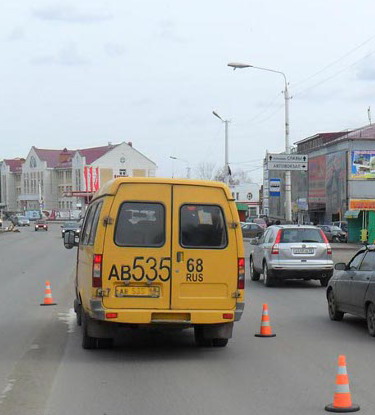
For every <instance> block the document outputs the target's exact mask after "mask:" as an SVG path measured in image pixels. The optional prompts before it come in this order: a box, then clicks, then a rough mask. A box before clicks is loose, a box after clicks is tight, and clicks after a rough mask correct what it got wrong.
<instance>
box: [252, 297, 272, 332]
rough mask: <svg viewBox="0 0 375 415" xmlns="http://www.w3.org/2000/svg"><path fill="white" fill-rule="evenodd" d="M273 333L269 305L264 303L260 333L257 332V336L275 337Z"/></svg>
mask: <svg viewBox="0 0 375 415" xmlns="http://www.w3.org/2000/svg"><path fill="white" fill-rule="evenodd" d="M275 336H276V334H273V333H272V328H271V322H270V316H269V315H268V305H267V304H263V312H262V321H261V323H260V333H259V334H255V337H275Z"/></svg>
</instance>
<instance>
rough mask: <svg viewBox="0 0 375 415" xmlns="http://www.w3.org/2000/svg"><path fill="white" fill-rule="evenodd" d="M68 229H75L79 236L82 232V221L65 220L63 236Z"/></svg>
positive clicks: (62, 227) (62, 230)
mask: <svg viewBox="0 0 375 415" xmlns="http://www.w3.org/2000/svg"><path fill="white" fill-rule="evenodd" d="M66 231H73V232H74V233H75V234H76V235H77V236H79V234H80V232H81V222H65V223H63V224H62V225H61V237H62V238H63V237H64V234H65V232H66Z"/></svg>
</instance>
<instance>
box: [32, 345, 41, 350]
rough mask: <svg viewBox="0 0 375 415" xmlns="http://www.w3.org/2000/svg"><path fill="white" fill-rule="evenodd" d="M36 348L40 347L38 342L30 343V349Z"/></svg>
mask: <svg viewBox="0 0 375 415" xmlns="http://www.w3.org/2000/svg"><path fill="white" fill-rule="evenodd" d="M38 349H40V346H39V344H32V345H31V346H30V350H38Z"/></svg>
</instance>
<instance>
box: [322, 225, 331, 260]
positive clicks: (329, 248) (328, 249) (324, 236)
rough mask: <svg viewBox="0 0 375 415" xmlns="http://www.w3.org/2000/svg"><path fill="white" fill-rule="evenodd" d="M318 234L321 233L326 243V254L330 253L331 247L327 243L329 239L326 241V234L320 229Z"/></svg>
mask: <svg viewBox="0 0 375 415" xmlns="http://www.w3.org/2000/svg"><path fill="white" fill-rule="evenodd" d="M320 234H321V235H322V238H323V241H324V243H325V244H326V247H327V254H328V255H332V248H331V245H330V244H329V241H328V239H327V237H326V234H325V233H324V232H323V231H322V230H321V229H320Z"/></svg>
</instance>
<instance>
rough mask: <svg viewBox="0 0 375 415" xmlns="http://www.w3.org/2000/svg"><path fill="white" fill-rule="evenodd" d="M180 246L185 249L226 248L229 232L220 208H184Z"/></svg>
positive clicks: (201, 206) (204, 206) (181, 212)
mask: <svg viewBox="0 0 375 415" xmlns="http://www.w3.org/2000/svg"><path fill="white" fill-rule="evenodd" d="M180 245H181V246H183V247H184V248H198V247H199V248H213V249H215V248H216V249H217V248H225V247H226V246H227V232H226V226H225V220H224V215H223V212H222V210H221V208H220V206H212V205H184V206H182V207H181V211H180Z"/></svg>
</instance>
